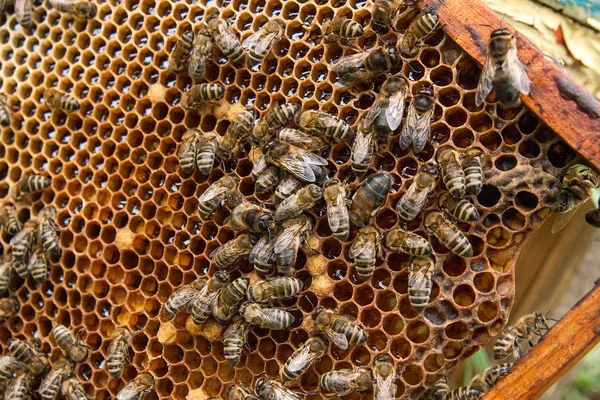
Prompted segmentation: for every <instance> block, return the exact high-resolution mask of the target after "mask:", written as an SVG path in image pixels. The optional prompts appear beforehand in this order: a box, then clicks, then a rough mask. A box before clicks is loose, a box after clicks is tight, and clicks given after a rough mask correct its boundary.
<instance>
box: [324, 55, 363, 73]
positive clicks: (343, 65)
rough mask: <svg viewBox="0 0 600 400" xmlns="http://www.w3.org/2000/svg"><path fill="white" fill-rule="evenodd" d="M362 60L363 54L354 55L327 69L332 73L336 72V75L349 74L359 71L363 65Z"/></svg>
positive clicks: (343, 58) (341, 59)
mask: <svg viewBox="0 0 600 400" xmlns="http://www.w3.org/2000/svg"><path fill="white" fill-rule="evenodd" d="M362 58H363V54H362V53H356V54H352V55H349V56H345V57H342V58H340V59H339V60H337V61H336V62H335V63H333V64H331V65H329V66H328V67H327V68H328V69H329V70H330V71H334V72H336V73H348V72H352V71H357V70H358V69H359V67H360V66H361V65H362Z"/></svg>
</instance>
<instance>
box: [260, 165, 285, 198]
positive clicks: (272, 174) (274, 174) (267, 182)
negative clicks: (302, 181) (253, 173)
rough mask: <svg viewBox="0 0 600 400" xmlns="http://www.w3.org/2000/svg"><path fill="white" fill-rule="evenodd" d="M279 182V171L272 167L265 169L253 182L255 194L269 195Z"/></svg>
mask: <svg viewBox="0 0 600 400" xmlns="http://www.w3.org/2000/svg"><path fill="white" fill-rule="evenodd" d="M280 180H281V171H280V170H279V168H277V167H276V166H274V165H269V166H268V167H267V168H265V169H264V170H263V171H262V172H261V173H260V174H259V175H258V176H257V177H256V179H255V180H254V181H255V182H256V183H255V191H256V193H269V192H272V191H273V190H275V188H276V187H277V185H279V182H280Z"/></svg>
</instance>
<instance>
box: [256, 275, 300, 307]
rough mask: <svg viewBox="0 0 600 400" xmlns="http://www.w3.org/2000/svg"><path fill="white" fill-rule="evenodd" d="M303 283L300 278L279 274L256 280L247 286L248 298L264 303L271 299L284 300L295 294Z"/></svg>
mask: <svg viewBox="0 0 600 400" xmlns="http://www.w3.org/2000/svg"><path fill="white" fill-rule="evenodd" d="M303 287H304V284H303V283H302V281H301V280H300V279H296V278H292V277H288V276H280V277H274V278H268V279H266V280H262V281H258V282H256V283H255V284H254V285H252V286H250V287H249V288H248V300H250V301H252V302H255V303H264V302H267V301H269V300H272V299H277V300H284V299H291V298H292V297H294V296H297V295H298V293H300V291H301V290H302V288H303Z"/></svg>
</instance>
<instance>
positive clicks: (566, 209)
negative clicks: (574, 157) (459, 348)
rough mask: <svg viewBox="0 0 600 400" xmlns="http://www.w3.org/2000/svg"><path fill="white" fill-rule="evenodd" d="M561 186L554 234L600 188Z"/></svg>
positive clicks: (580, 168) (567, 182)
mask: <svg viewBox="0 0 600 400" xmlns="http://www.w3.org/2000/svg"><path fill="white" fill-rule="evenodd" d="M560 184H561V188H560V193H559V197H558V206H557V208H556V212H557V213H559V214H561V215H559V216H558V217H557V218H556V221H554V224H553V225H552V233H556V232H558V231H560V230H561V229H562V228H564V227H565V225H567V223H568V222H569V221H570V220H571V218H573V215H575V212H576V211H577V210H578V209H579V207H581V205H582V204H584V203H585V202H586V201H588V199H589V198H590V197H591V196H592V189H594V188H596V187H598V174H597V173H596V172H595V171H594V170H592V169H591V168H589V167H586V166H585V165H581V164H575V165H572V166H570V167H569V169H567V172H566V173H565V175H563V177H562V178H561V180H560ZM13 252H14V250H13Z"/></svg>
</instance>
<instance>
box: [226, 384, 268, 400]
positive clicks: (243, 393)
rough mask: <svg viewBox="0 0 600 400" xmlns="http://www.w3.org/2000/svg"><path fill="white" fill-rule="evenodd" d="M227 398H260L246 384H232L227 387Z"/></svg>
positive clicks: (241, 399)
mask: <svg viewBox="0 0 600 400" xmlns="http://www.w3.org/2000/svg"><path fill="white" fill-rule="evenodd" d="M227 400H260V399H259V398H258V397H256V396H254V394H252V391H251V390H250V389H248V388H247V387H245V386H244V385H235V384H233V383H232V384H231V385H229V387H227Z"/></svg>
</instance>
